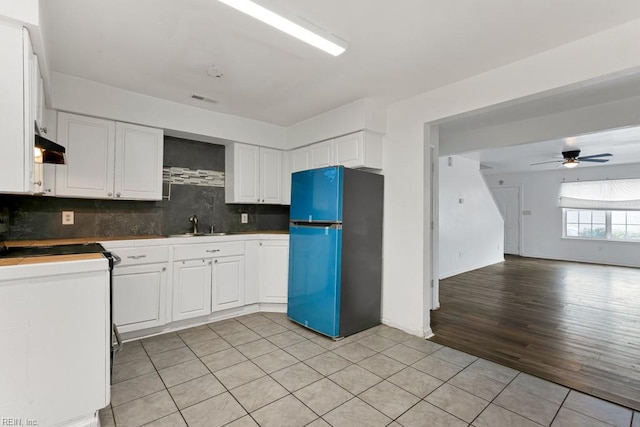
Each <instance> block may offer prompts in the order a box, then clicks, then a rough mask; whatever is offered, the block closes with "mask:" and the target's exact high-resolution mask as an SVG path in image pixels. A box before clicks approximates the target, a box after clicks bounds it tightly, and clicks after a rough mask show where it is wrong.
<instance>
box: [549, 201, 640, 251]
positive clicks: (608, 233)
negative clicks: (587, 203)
mask: <svg viewBox="0 0 640 427" xmlns="http://www.w3.org/2000/svg"><path fill="white" fill-rule="evenodd" d="M561 210H562V238H563V239H574V240H591V241H596V242H623V243H640V238H638V239H616V238H614V237H613V234H612V228H613V227H612V223H611V212H613V211H620V212H629V210H628V209H587V208H561ZM568 211H578V212H580V211H590V212H593V211H604V213H605V235H604V236H603V237H593V236H591V237H583V236H567V212H568ZM625 220H626V216H625ZM592 224H593V222H592ZM625 225H627V226H628V223H625Z"/></svg>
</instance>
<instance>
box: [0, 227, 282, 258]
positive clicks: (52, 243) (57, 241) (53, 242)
mask: <svg viewBox="0 0 640 427" xmlns="http://www.w3.org/2000/svg"><path fill="white" fill-rule="evenodd" d="M251 234H289V230H268V231H234V232H230V233H229V234H226V235H224V236H207V235H202V236H196V237H228V236H246V235H251ZM178 236H179V235H173V236H172V237H168V236H166V235H162V234H151V235H143V236H110V237H97V236H94V237H74V238H70V239H42V240H7V241H6V242H5V244H6V245H7V247H15V246H56V245H75V244H85V243H96V242H109V241H118V240H124V241H126V240H146V239H169V238H171V239H176V238H181V237H178ZM185 237H186V236H185ZM186 238H188V239H193V238H194V237H186ZM0 265H1V264H0Z"/></svg>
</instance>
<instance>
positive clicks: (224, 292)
mask: <svg viewBox="0 0 640 427" xmlns="http://www.w3.org/2000/svg"><path fill="white" fill-rule="evenodd" d="M212 289H213V292H212V297H211V298H212V301H211V307H212V311H219V310H226V309H227V308H233V307H242V306H243V305H244V257H243V256H233V257H222V258H216V259H214V260H213V285H212Z"/></svg>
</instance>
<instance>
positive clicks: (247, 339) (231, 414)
mask: <svg viewBox="0 0 640 427" xmlns="http://www.w3.org/2000/svg"><path fill="white" fill-rule="evenodd" d="M100 419H101V424H102V425H103V426H114V425H115V426H118V427H121V426H142V425H144V426H192V427H193V426H207V427H215V426H233V427H241V426H242V427H244V426H257V425H260V426H267V427H270V426H276V427H286V426H311V427H321V426H334V427H343V426H344V427H356V426H366V427H376V426H395V427H397V426H405V427H414V426H475V427H485V426H486V427H501V426H508V427H512V426H523V427H526V426H532V427H533V426H540V425H543V426H554V427H563V426H624V427H629V426H631V427H640V413H638V412H635V413H634V412H633V411H631V410H629V409H627V408H624V407H621V406H617V405H614V404H612V403H609V402H606V401H603V400H600V399H597V398H594V397H591V396H588V395H585V394H582V393H578V392H576V391H574V390H570V389H567V388H565V387H561V386H559V385H556V384H553V383H550V382H547V381H543V380H541V379H538V378H535V377H532V376H530V375H527V374H524V373H521V372H518V371H515V370H513V369H510V368H506V367H503V366H500V365H497V364H495V363H492V362H489V361H486V360H483V359H478V358H476V357H474V356H471V355H469V354H466V353H462V352H459V351H457V350H453V349H451V348H448V347H443V346H441V345H438V344H435V343H432V342H430V341H427V340H423V339H419V338H417V337H414V336H411V335H407V334H405V333H404V332H401V331H399V330H397V329H393V328H390V327H387V326H377V327H375V328H372V329H369V330H367V331H364V332H361V333H359V334H357V335H354V336H351V337H347V338H345V339H342V340H339V341H332V340H330V339H328V338H325V337H322V336H320V335H317V334H315V333H313V332H310V331H308V330H306V329H304V328H302V327H300V326H298V325H296V324H295V323H293V322H290V321H289V320H287V318H286V316H285V315H283V314H279V313H257V314H251V315H248V316H243V317H238V318H235V319H231V320H225V321H222V322H216V323H210V324H208V325H203V326H198V327H195V328H191V329H186V330H183V331H179V332H177V333H168V334H164V335H160V336H155V337H151V338H147V339H143V340H141V341H134V342H128V343H126V344H125V347H124V350H123V351H122V352H121V353H119V354H118V355H117V356H116V361H115V367H114V372H113V385H112V387H111V405H110V406H108V407H107V408H104V409H103V410H102V411H101V412H100Z"/></svg>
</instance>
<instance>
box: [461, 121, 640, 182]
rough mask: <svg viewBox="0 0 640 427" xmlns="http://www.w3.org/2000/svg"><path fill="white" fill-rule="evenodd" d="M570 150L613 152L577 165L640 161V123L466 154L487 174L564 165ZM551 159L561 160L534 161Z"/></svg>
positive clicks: (591, 153)
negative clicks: (565, 153) (606, 158)
mask: <svg viewBox="0 0 640 427" xmlns="http://www.w3.org/2000/svg"><path fill="white" fill-rule="evenodd" d="M567 150H580V156H590V155H593V154H600V153H611V154H613V156H612V157H609V161H608V162H606V163H592V162H580V164H579V165H578V166H577V167H578V168H581V169H582V168H586V167H597V166H601V165H607V166H609V165H620V164H625V163H638V164H640V127H626V128H620V129H612V130H607V131H603V132H596V133H591V134H586V135H578V136H574V137H567V138H562V139H556V140H552V141H543V142H538V143H533V144H523V145H515V146H512V147H504V148H493V149H487V150H481V151H477V152H475V153H472V154H468V155H467V156H468V157H471V158H473V159H475V160H479V161H480V164H481V165H482V167H483V168H485V169H484V170H483V172H484V173H486V174H494V173H508V172H538V171H545V170H552V169H560V168H562V152H563V151H567ZM552 160H560V161H558V162H556V163H548V164H542V165H532V163H538V162H547V161H552ZM639 172H640V170H639Z"/></svg>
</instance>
